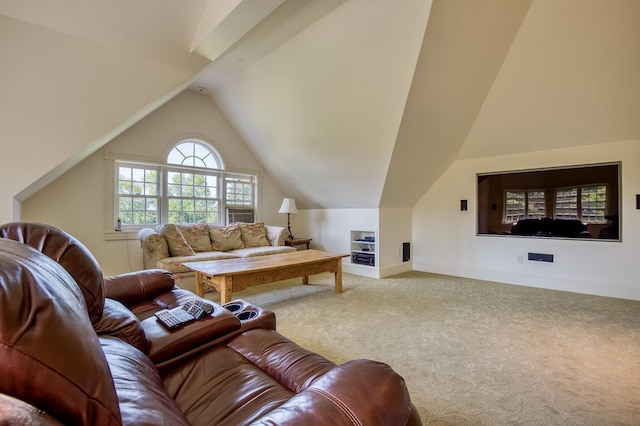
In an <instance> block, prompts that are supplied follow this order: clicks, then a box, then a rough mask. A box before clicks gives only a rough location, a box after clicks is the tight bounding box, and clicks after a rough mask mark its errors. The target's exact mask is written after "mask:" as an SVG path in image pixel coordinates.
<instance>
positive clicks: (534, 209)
mask: <svg viewBox="0 0 640 426" xmlns="http://www.w3.org/2000/svg"><path fill="white" fill-rule="evenodd" d="M526 215H527V217H530V218H538V219H540V218H543V217H545V216H546V215H547V214H546V208H545V200H544V191H530V192H527V213H526Z"/></svg>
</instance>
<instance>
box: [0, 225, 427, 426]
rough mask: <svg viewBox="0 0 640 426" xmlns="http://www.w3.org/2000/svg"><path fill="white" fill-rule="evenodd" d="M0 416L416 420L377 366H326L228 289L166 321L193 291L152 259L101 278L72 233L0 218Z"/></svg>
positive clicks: (35, 420)
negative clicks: (199, 314) (153, 266)
mask: <svg viewBox="0 0 640 426" xmlns="http://www.w3.org/2000/svg"><path fill="white" fill-rule="evenodd" d="M0 237H2V238H0V424H29V425H60V424H65V425H120V424H126V425H137V426H139V425H154V426H157V425H171V426H176V425H187V424H193V425H234V426H237V425H247V424H252V425H366V426H372V425H420V424H421V420H420V417H419V416H418V414H417V411H416V409H415V407H414V406H413V405H412V404H411V401H410V398H409V394H408V391H407V388H406V386H405V383H404V380H403V379H402V378H401V377H400V376H399V375H398V374H396V373H395V372H394V371H393V370H392V369H391V368H390V367H389V366H388V365H386V364H382V363H379V362H375V361H371V360H362V359H361V360H354V361H350V362H347V363H345V364H342V365H340V366H336V365H335V364H333V363H331V362H330V361H328V360H327V359H325V358H323V357H321V356H320V355H318V354H315V353H312V352H310V351H307V350H305V349H303V348H301V347H299V346H298V345H296V344H295V343H293V342H292V341H290V340H288V339H287V338H285V337H284V336H282V335H280V334H278V333H277V332H276V331H275V328H276V319H275V315H274V314H273V313H272V312H270V311H267V310H264V309H261V308H259V307H257V306H253V305H251V304H249V303H247V302H245V301H242V300H236V301H232V302H231V303H230V304H228V305H225V306H220V305H218V304H214V312H213V314H212V315H211V316H210V317H207V318H205V319H202V320H198V321H195V322H192V323H190V324H188V325H186V326H184V327H182V328H180V329H178V330H177V331H173V332H169V331H167V330H165V329H164V328H163V327H161V326H160V325H159V324H158V323H157V321H156V320H155V317H154V315H153V314H154V313H155V312H156V311H158V310H160V309H163V308H165V307H174V306H178V305H180V304H181V303H183V302H184V301H186V300H188V299H191V298H195V297H196V296H195V295H194V294H193V293H191V292H189V291H186V290H184V289H180V288H178V287H176V286H175V285H174V282H173V278H172V276H171V275H170V274H169V273H168V272H166V271H163V270H146V271H140V272H134V273H129V274H124V275H119V276H114V277H110V278H106V279H103V277H102V272H101V270H100V268H99V266H98V263H97V262H96V260H95V259H94V257H93V256H92V255H91V253H89V251H88V250H87V249H86V248H85V247H84V246H83V245H82V244H81V243H80V242H79V241H77V240H76V239H75V238H73V237H71V236H70V235H68V234H66V233H64V232H63V231H61V230H59V229H56V228H53V227H50V226H46V225H42V224H36V223H20V222H16V223H11V224H6V225H2V226H0Z"/></svg>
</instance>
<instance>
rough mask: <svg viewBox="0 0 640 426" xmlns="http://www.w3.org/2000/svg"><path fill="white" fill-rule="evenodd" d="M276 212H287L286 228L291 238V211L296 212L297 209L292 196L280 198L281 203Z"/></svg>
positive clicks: (291, 238)
mask: <svg viewBox="0 0 640 426" xmlns="http://www.w3.org/2000/svg"><path fill="white" fill-rule="evenodd" d="M278 213H286V214H287V229H288V230H289V237H288V238H289V239H290V240H293V234H292V233H291V213H298V209H297V208H296V200H295V199H293V198H285V199H284V200H282V205H281V206H280V210H279V211H278Z"/></svg>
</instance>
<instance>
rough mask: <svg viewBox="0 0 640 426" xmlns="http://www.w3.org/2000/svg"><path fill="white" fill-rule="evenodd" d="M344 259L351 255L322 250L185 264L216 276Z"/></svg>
mask: <svg viewBox="0 0 640 426" xmlns="http://www.w3.org/2000/svg"><path fill="white" fill-rule="evenodd" d="M342 257H349V255H348V254H334V253H329V252H326V251H320V250H301V251H295V252H292V253H280V254H269V255H265V256H253V257H241V258H237V259H219V260H203V261H200V262H184V263H183V264H184V266H186V267H188V268H189V269H191V270H193V271H196V272H201V273H204V274H209V275H212V276H215V275H228V274H241V273H244V272H247V273H248V272H257V271H268V270H273V269H279V268H283V267H287V266H295V265H304V264H313V263H318V262H322V261H326V260H333V259H340V258H342Z"/></svg>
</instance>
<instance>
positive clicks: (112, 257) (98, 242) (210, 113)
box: [22, 91, 286, 275]
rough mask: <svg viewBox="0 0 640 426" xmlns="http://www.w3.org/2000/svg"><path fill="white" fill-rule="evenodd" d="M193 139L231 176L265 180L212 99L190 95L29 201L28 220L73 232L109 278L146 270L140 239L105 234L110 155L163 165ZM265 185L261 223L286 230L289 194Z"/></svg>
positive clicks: (267, 181)
mask: <svg viewBox="0 0 640 426" xmlns="http://www.w3.org/2000/svg"><path fill="white" fill-rule="evenodd" d="M188 136H199V137H203V138H205V139H206V140H208V141H210V142H211V143H213V144H214V146H215V147H216V148H217V149H218V151H219V152H220V154H221V155H222V156H223V158H224V161H225V163H226V168H227V169H228V170H237V171H252V172H255V173H259V174H262V170H261V165H260V163H259V161H258V160H257V159H256V158H255V157H254V156H253V154H252V153H251V152H250V151H249V150H248V148H247V147H246V145H245V144H244V142H243V141H242V139H240V137H239V136H238V135H237V134H236V133H235V131H234V130H233V128H232V127H231V126H230V125H229V123H228V122H227V120H226V119H225V118H224V117H223V116H222V114H221V113H220V111H219V110H218V108H217V107H216V105H215V104H214V103H213V102H212V101H211V99H210V98H209V97H207V96H205V95H201V94H198V93H195V92H192V91H185V92H183V93H181V94H180V95H178V96H176V97H175V98H174V99H173V100H171V101H170V102H168V103H167V104H166V105H164V106H163V107H161V108H159V109H158V110H156V111H155V112H154V113H152V114H150V115H149V116H148V117H146V118H145V119H143V120H142V121H140V122H139V123H138V124H136V125H135V126H133V127H131V128H130V129H129V130H127V131H126V132H124V133H123V134H122V135H120V136H119V137H117V138H116V139H114V140H113V141H112V142H110V143H109V144H107V145H106V146H105V147H104V148H103V149H102V150H100V151H98V152H96V153H95V154H93V155H91V156H90V157H88V158H87V159H86V160H84V161H82V162H81V163H80V164H78V165H77V166H75V167H74V168H72V169H71V170H69V171H68V172H67V173H65V174H64V175H62V176H61V177H60V178H58V179H56V180H55V181H54V182H52V183H51V184H50V185H48V186H47V187H46V188H44V189H43V190H41V191H39V192H38V193H36V194H35V195H34V196H32V197H31V198H29V199H28V200H27V201H26V202H24V203H23V206H22V220H29V221H39V222H44V223H48V224H51V225H54V226H58V227H60V228H61V229H63V230H65V231H67V232H69V233H70V234H72V235H73V236H74V237H76V238H78V239H79V240H80V241H82V242H83V243H84V244H85V245H86V246H87V247H88V248H89V250H91V252H92V253H93V254H94V255H95V256H96V258H97V260H98V262H99V263H100V265H101V267H102V269H103V272H104V274H105V275H113V274H117V273H123V272H128V271H133V270H138V269H142V252H141V251H140V246H139V243H138V241H137V239H136V238H135V235H130V236H129V238H130V240H129V241H126V240H116V241H112V240H110V241H107V240H106V239H105V231H112V229H105V226H106V225H105V221H106V219H105V217H106V209H107V199H108V196H110V195H109V194H107V190H106V188H107V179H108V178H109V175H108V173H107V165H108V163H109V161H108V160H106V159H105V157H106V153H107V152H115V153H116V155H117V157H118V158H122V159H148V160H154V161H159V162H160V161H163V158H164V155H165V153H166V151H167V150H168V148H169V146H170V145H172V144H173V143H175V142H177V141H178V140H179V139H180V138H183V137H188ZM261 181H262V184H261V185H260V188H259V191H260V194H259V197H260V199H261V200H262V202H261V205H260V213H261V217H258V219H261V220H264V221H265V222H266V223H269V224H271V223H274V224H280V225H282V223H281V222H282V216H283V215H280V214H278V213H277V212H278V209H279V207H280V203H281V202H282V198H283V194H282V192H281V190H280V189H279V188H278V187H277V186H275V185H274V183H273V182H272V180H271V178H270V177H269V176H268V175H264V174H263V175H262V177H261ZM284 225H286V218H285V221H284ZM125 235H126V234H125V233H122V236H123V237H124V236H125Z"/></svg>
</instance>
